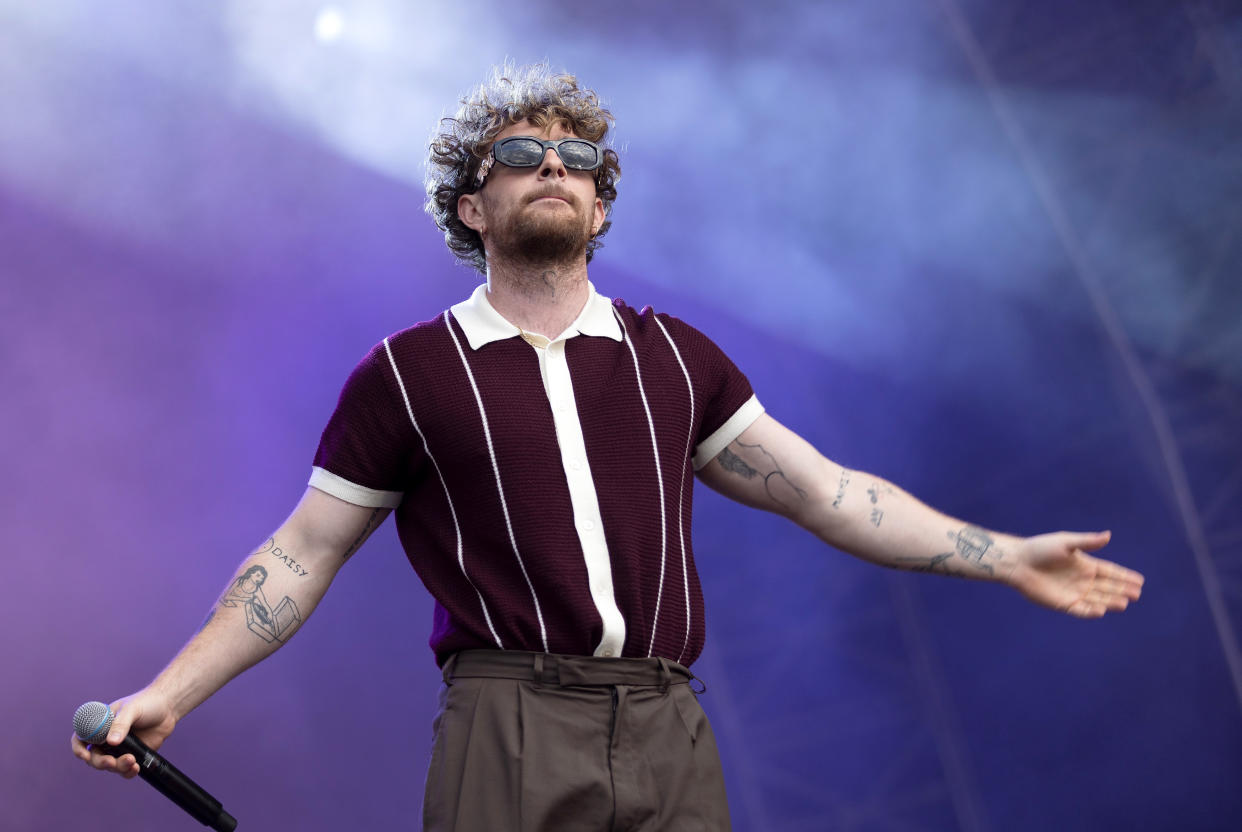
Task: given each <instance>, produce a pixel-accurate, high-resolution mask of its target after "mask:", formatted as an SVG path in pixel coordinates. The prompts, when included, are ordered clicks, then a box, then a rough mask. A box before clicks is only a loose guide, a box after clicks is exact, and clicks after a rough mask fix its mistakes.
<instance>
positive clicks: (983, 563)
mask: <svg viewBox="0 0 1242 832" xmlns="http://www.w3.org/2000/svg"><path fill="white" fill-rule="evenodd" d="M817 479H818V480H819V481H818V482H816V483H814V484H812V485H811V487H809V488H807V489H806V491H807V499H806V501H805V503H804V505H803V506H802V507H801V510H800V511H799V512H798V513H797V516H795V517H794V519H795V520H796V521H797V522H798V523H799V525H801V526H803V527H804V528H806V529H807V530H808V531H810V532H811V533H813V534H815V535H816V536H818V537H819V538H820V539H821V540H823V541H825V542H826V543H828V544H830V545H832V546H834V547H836V548H838V549H840V550H842V551H844V552H849V553H850V554H852V555H855V556H856V557H860V558H863V559H864V560H867V561H870V562H872V563H875V564H879V565H880V566H887V567H890V568H893V569H907V570H911V571H918V572H937V573H940V574H945V575H955V576H958V577H963V578H974V579H979V580H995V581H1005V580H1007V579H1008V577H1009V574H1010V572H1011V571H1012V569H1013V566H1014V563H1015V554H1016V547H1017V544H1018V542H1019V539H1018V538H1016V537H1013V536H1011V535H1002V534H997V533H995V532H989V531H986V530H984V529H981V528H979V527H978V526H973V525H970V524H968V523H965V522H963V521H961V520H957V519H954V518H952V517H949V516H948V515H945V514H942V513H940V512H938V511H936V510H935V509H933V508H931V507H930V506H928V505H926V504H925V503H922V502H920V501H919V500H918V499H917V498H915V497H914V496H913V495H911V494H909V493H908V492H906V491H904V490H902V489H901V488H900V487H898V486H896V485H894V484H893V483H891V482H888V481H887V480H885V479H883V478H882V477H877V476H875V475H874V474H868V473H867V472H865V471H854V470H850V469H847V468H843V467H841V466H838V465H835V464H833V463H829V462H828V461H827V460H824V464H823V465H822V473H820V475H819V477H817Z"/></svg>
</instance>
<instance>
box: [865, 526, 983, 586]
mask: <svg viewBox="0 0 1242 832" xmlns="http://www.w3.org/2000/svg"><path fill="white" fill-rule="evenodd" d="M876 525H879V523H876ZM949 540H951V541H953V551H952V552H944V553H942V554H939V555H936V556H935V557H932V558H897V563H898V564H901V565H902V568H904V569H910V570H912V571H914V572H935V573H937V574H939V575H949V576H952V577H957V578H965V577H969V574H968V572H963V571H960V570H953V569H951V568H950V567H949V563H950V562H951V561H952V559H953V556H954V555H956V556H957V557H958V559H959V560H964V561H966V563H967V564H969V565H970V566H972V567H973V568H975V569H978V570H979V571H981V572H986V573H987V574H989V575H995V574H996V570H995V568H994V567H993V566H992V564H991V563H988V562H986V561H993V560H1000V559H1001V558H1003V557H1004V556H1005V552H1004V550H1003V549H1001V548H1000V547H999V546H997V545H996V541H995V540H993V539H992V536H991V535H990V534H988V533H987V532H986V531H984V530H983V529H981V528H979V527H977V526H967V527H966V528H964V529H961V530H960V531H956V532H952V531H951V532H949Z"/></svg>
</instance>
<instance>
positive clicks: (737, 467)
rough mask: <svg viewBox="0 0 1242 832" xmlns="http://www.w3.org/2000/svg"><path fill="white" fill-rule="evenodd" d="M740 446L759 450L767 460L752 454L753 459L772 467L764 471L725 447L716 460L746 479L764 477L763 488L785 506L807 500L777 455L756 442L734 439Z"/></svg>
mask: <svg viewBox="0 0 1242 832" xmlns="http://www.w3.org/2000/svg"><path fill="white" fill-rule="evenodd" d="M734 444H736V445H737V446H738V447H739V448H745V449H747V450H755V451H758V452H759V454H762V455H763V456H764V457H766V461H759V460H758V458H757V457H756V456H755V455H754V454H751V455H750V457H751V459H752V460H755V461H756V462H757V464H760V465H761V467H763V468H770V469H771V470H770V471H768V472H767V473H763V472H762V471H760V470H759V469H758V468H752V467H751V465H750V464H749V463H748V462H746V461H745V460H743V459H742V458H741V457H740V456H738V455H737V454H735V453H733V452H732V451H730V450H729V449H728V448H725V449H724V450H723V451H721V452H720V454H719V455H717V457H716V460H717V461H718V462H719V463H720V467H721V468H724V469H725V470H726V471H729V472H730V473H733V474H737V475H738V476H740V477H744V478H746V479H748V480H749V479H754V478H755V477H763V489H764V491H766V492H767V494H768V497H769V498H771V500H772V501H773V502H774V503H776V504H778V505H781V506H784V507H785V508H793V506H794V504H795V503H799V502H803V501H805V500H806V492H805V491H803V490H802V489H801V488H799V487H798V486H797V485H795V484H794V483H793V482H792V481H791V480H790V479H789V477H788V476H787V475H786V474H785V472H784V470H782V468H781V464H780V463H779V462H777V461H776V457H774V456H772V454H771V453H769V452H768V450H767V449H766V448H764V447H763V446H762V445H760V444H758V443H756V444H754V445H747V444H746V443H745V442H740V441H737V440H734Z"/></svg>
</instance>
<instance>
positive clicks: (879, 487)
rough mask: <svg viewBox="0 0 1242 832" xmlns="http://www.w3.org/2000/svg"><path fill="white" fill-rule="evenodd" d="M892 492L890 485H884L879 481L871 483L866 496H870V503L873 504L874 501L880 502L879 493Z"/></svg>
mask: <svg viewBox="0 0 1242 832" xmlns="http://www.w3.org/2000/svg"><path fill="white" fill-rule="evenodd" d="M892 493H893V489H892V487H891V486H888V485H884V484H883V483H879V482H873V483H871V487H870V488H868V489H867V496H868V497H870V498H871V505H875V504H876V503H878V502H880V497H881V495H885V494H892Z"/></svg>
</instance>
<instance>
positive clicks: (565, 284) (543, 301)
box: [487, 258, 590, 338]
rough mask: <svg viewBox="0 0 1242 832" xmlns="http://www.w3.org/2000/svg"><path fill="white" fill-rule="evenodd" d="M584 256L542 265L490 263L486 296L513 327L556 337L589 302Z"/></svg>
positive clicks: (548, 336) (488, 265)
mask: <svg viewBox="0 0 1242 832" xmlns="http://www.w3.org/2000/svg"><path fill="white" fill-rule="evenodd" d="M589 295H590V290H589V289H588V288H587V270H586V260H585V258H582V259H578V260H577V261H576V262H573V263H546V264H543V265H528V264H520V265H519V264H515V263H505V262H494V261H491V260H489V261H488V264H487V299H488V301H489V302H490V303H491V305H492V308H493V309H495V310H496V311H497V312H499V313H500V314H501V316H502V317H503V318H504V319H505V320H507V321H508V322H509V323H511V324H513V325H514V326H516V327H518V328H520V329H524V330H526V331H527V332H534V333H538V334H539V335H542V336H544V337H545V338H555V337H557V336H558V335H560V334H561V333H562V332H564V331H565V329H566V328H567V327H568V326H569V325H570V324H572V323H573V322H574V320H576V319H577V317H578V315H579V314H580V313H581V312H582V307H583V306H585V305H586V301H587V297H588V296H589Z"/></svg>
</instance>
